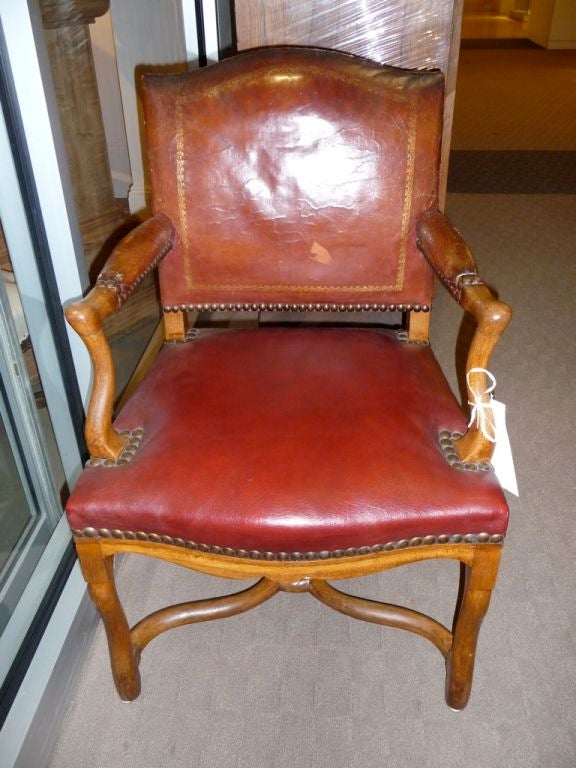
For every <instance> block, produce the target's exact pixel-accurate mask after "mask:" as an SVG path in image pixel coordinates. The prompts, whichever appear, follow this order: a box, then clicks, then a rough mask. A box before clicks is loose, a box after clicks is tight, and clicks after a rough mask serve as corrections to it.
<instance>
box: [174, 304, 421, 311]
mask: <svg viewBox="0 0 576 768" xmlns="http://www.w3.org/2000/svg"><path fill="white" fill-rule="evenodd" d="M162 309H163V311H164V312H188V311H196V312H430V307H429V306H428V305H427V304H267V303H258V302H256V303H251V302H248V303H241V304H235V303H225V304H174V305H170V304H168V305H166V306H164V307H162Z"/></svg>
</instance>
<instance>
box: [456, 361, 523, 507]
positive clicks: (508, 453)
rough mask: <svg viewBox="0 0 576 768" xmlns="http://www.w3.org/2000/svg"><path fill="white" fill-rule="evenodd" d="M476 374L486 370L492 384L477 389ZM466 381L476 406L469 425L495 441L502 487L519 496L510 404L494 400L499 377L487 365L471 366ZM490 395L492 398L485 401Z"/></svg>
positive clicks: (495, 460)
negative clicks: (508, 415) (508, 416)
mask: <svg viewBox="0 0 576 768" xmlns="http://www.w3.org/2000/svg"><path fill="white" fill-rule="evenodd" d="M475 373H482V374H484V376H486V378H487V379H488V382H489V383H488V386H487V387H486V389H484V391H483V392H477V391H475V390H474V389H473V387H472V385H471V383H470V378H471V376H472V375H473V374H475ZM466 383H467V384H468V389H469V390H470V392H472V396H473V398H474V399H473V401H472V402H470V401H468V405H469V406H470V408H471V409H472V410H471V414H470V422H469V424H468V426H469V427H471V426H472V425H473V424H474V423H475V424H476V426H477V427H478V429H479V430H480V431H481V432H482V434H483V435H484V437H485V438H486V439H487V440H489V441H490V442H491V443H495V446H494V454H493V455H492V460H491V463H492V466H493V467H494V472H495V473H496V477H497V478H498V480H499V481H500V485H501V486H502V488H506V490H508V491H510V492H511V493H513V494H515V495H516V496H518V483H517V481H516V471H515V469H514V460H513V458H512V448H511V447H510V439H509V437H508V430H507V429H506V406H505V404H504V403H501V402H500V401H499V400H495V399H494V390H495V389H496V378H495V377H494V375H493V374H491V373H490V371H487V370H486V369H485V368H471V369H470V370H469V371H468V373H467V374H466ZM486 395H488V400H482V398H483V397H486Z"/></svg>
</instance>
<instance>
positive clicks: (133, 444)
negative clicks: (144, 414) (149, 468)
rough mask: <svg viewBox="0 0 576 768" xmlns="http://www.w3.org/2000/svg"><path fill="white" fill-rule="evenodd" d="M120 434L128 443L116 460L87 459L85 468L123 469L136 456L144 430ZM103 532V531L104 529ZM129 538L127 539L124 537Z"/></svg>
mask: <svg viewBox="0 0 576 768" xmlns="http://www.w3.org/2000/svg"><path fill="white" fill-rule="evenodd" d="M120 434H121V435H123V436H124V437H127V438H128V442H127V443H126V445H125V446H124V450H123V451H122V453H121V454H120V456H118V458H117V459H99V458H97V457H96V456H94V457H92V458H91V459H88V461H87V462H86V466H87V467H123V466H124V465H125V464H129V463H130V462H131V461H132V459H133V458H134V456H135V455H136V451H137V450H138V448H139V447H140V443H141V442H142V436H143V435H144V430H143V429H142V428H141V427H139V428H138V429H122V430H120ZM104 530H105V529H104ZM116 533H121V531H117V532H116ZM115 538H117V539H121V538H124V537H123V536H115ZM125 538H129V537H127V536H126V537H125Z"/></svg>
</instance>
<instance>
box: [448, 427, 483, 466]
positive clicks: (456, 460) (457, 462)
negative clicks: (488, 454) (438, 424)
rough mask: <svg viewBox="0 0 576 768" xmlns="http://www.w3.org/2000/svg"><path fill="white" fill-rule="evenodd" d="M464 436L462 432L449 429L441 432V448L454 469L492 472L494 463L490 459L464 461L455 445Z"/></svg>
mask: <svg viewBox="0 0 576 768" xmlns="http://www.w3.org/2000/svg"><path fill="white" fill-rule="evenodd" d="M460 437H462V433H461V432H449V431H448V430H447V429H444V430H442V432H440V436H439V440H440V448H441V449H442V453H443V454H444V458H445V459H446V461H447V462H448V464H450V466H451V467H454V469H463V470H465V471H466V472H490V470H491V469H492V464H490V462H489V461H462V460H461V459H460V456H458V453H457V451H456V448H455V446H454V441H455V440H458V439H459V438H460Z"/></svg>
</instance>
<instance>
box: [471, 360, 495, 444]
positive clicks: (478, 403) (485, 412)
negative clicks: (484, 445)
mask: <svg viewBox="0 0 576 768" xmlns="http://www.w3.org/2000/svg"><path fill="white" fill-rule="evenodd" d="M474 373H483V374H484V376H486V378H487V379H488V380H489V382H490V383H489V384H488V386H487V388H486V389H485V390H484V392H476V391H475V390H474V389H473V388H472V384H471V383H470V377H471V376H472V374H474ZM466 384H468V389H469V390H470V392H472V396H473V398H474V400H473V401H472V402H471V401H470V400H468V405H469V406H470V408H471V409H472V410H471V412H470V421H469V422H468V426H469V427H471V426H472V424H474V423H476V426H477V427H478V429H479V430H480V432H482V434H483V435H484V437H485V438H486V440H489V441H490V442H491V443H495V442H496V425H495V423H494V414H493V410H492V401H493V398H494V390H495V388H496V378H495V377H494V376H493V374H491V373H490V371H487V370H486V369H485V368H470V370H469V371H468V373H467V374H466ZM485 395H488V398H489V399H488V400H482V397H484V396H485Z"/></svg>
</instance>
